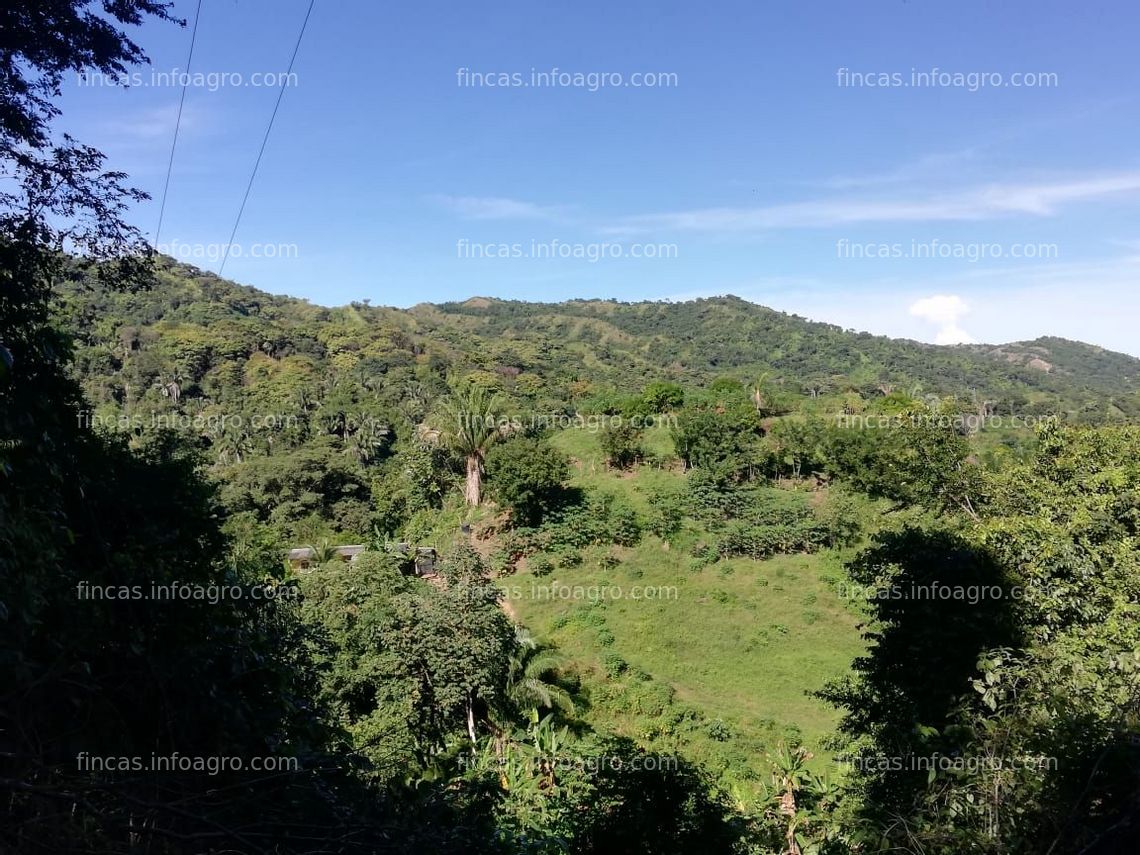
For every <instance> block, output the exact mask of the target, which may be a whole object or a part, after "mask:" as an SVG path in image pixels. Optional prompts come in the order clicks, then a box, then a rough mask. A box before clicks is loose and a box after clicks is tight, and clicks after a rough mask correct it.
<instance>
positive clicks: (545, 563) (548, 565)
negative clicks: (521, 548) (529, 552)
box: [530, 555, 554, 576]
mask: <svg viewBox="0 0 1140 855" xmlns="http://www.w3.org/2000/svg"><path fill="white" fill-rule="evenodd" d="M530 572H531V573H533V574H534V575H535V576H549V575H550V574H551V573H553V572H554V562H553V561H551V560H550V559H549V558H547V557H546V556H545V555H538V556H535V557H534V558H533V559H531V562H530Z"/></svg>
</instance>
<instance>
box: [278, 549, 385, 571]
mask: <svg viewBox="0 0 1140 855" xmlns="http://www.w3.org/2000/svg"><path fill="white" fill-rule="evenodd" d="M367 548H368V547H366V546H365V545H364V544H363V543H354V544H350V545H348V546H337V547H334V552H335V553H336V557H337V558H339V559H340V560H341V561H355V560H356V556H358V555H359V554H360V553H362V552H364V550H365V549H367ZM315 557H316V550H314V549H313V547H311V546H302V547H300V548H298V549H290V550H289V554H288V555H287V556H286V560H288V562H289V564H290V565H291V566H292V567H293V569H295V570H308V569H309V568H310V567H311V566H312V565H313V562H314V559H315Z"/></svg>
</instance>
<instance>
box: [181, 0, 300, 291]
mask: <svg viewBox="0 0 1140 855" xmlns="http://www.w3.org/2000/svg"><path fill="white" fill-rule="evenodd" d="M199 2H200V0H199ZM315 3H316V0H309V9H308V11H307V12H305V20H304V21H302V22H301V32H299V33H297V43H296V44H295V45H293V56H291V57H290V58H289V68H288V69H287V70H286V71H285V77H284V78H283V79H282V80H281V88H280V89H279V90H278V92H277V103H276V104H274V105H273V115H271V116H270V117H269V125H268V126H267V127H266V128H265V136H264V137H263V138H262V140H261V149H260V150H259V151H258V152H257V160H256V161H254V164H253V172H251V173H250V175H249V184H247V185H246V187H245V195H244V196H243V197H242V200H241V207H240V208H238V215H237V219H236V220H234V227H233V231H231V232H230V239H229V240H228V241H226V245H225V248H224V249H223V250H222V263H221V264H220V265H218V275H219V276H221V275H222V271H223V270H225V269H226V259H227V258H229V257H230V247H231V246H232V245H233V242H234V235H236V234H237V230H238V225H239V224H240V223H241V215H242V214H243V213H245V203H246V202H248V201H249V191H250V190H252V189H253V179H254V178H256V177H257V167H259V166H260V165H261V156H262V155H263V154H265V144H266V143H268V142H269V133H270V131H272V130H273V121H274V120H275V119H276V118H277V110H278V108H279V107H280V106H281V99H282V98H284V97H285V87H286V86H287V85H288V83H289V80H290V79H292V74H293V62H294V61H295V60H296V59H297V51H299V50H300V49H301V39H302V38H304V37H305V28H306V27H307V26H308V25H309V16H310V15H311V14H313V5H314V4H315Z"/></svg>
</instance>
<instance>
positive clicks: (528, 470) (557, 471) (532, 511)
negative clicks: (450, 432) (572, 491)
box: [487, 436, 570, 525]
mask: <svg viewBox="0 0 1140 855" xmlns="http://www.w3.org/2000/svg"><path fill="white" fill-rule="evenodd" d="M569 477H570V461H569V460H568V459H567V457H566V455H565V454H563V453H562V452H560V451H558V450H557V449H555V448H554V447H553V446H551V444H550V442H549V441H548V440H546V439H544V438H541V437H528V436H523V437H514V438H512V439H509V440H507V441H506V442H501V443H498V444H497V445H495V446H494V447H493V448H492V449H491V450H490V452H489V453H488V455H487V487H488V490H489V491H490V493H491V496H492V497H493V498H494V499H495V501H496V502H498V503H499V504H500V505H502V506H503V507H506V508H510V509H511V512H512V514H513V515H514V521H515V523H517V524H519V525H538V524H539V523H540V522H542V519H543V517H544V516H545V515H546V514H548V513H550V512H551V511H553V510H555V509H556V508H557V507H559V506H560V505H561V504H562V503H563V501H564V499H565V497H566V482H567V479H568V478H569Z"/></svg>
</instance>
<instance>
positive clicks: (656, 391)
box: [641, 380, 685, 413]
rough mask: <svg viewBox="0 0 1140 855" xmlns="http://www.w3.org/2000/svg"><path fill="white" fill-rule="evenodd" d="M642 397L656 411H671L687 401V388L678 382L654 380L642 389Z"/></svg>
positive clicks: (651, 409) (652, 410)
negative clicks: (683, 387)
mask: <svg viewBox="0 0 1140 855" xmlns="http://www.w3.org/2000/svg"><path fill="white" fill-rule="evenodd" d="M641 397H642V399H643V400H644V401H645V403H646V404H648V405H649V408H650V411H651V412H654V413H670V412H672V411H673V410H677V409H680V407H681V406H682V405H683V404H684V403H685V390H684V389H682V388H681V386H680V384H678V383H669V382H666V381H664V380H654V381H653V382H652V383H648V384H646V386H645V388H644V389H642V390H641Z"/></svg>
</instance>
